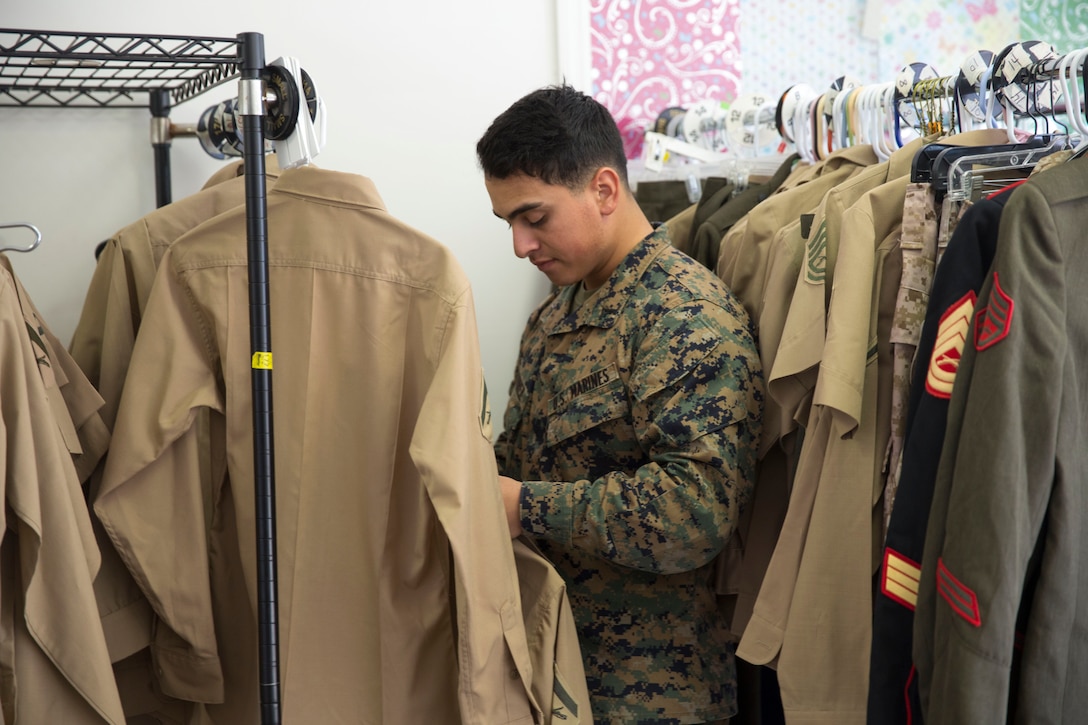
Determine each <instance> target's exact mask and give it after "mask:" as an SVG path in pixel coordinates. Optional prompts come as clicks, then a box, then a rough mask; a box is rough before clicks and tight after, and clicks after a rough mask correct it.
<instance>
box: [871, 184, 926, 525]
mask: <svg viewBox="0 0 1088 725" xmlns="http://www.w3.org/2000/svg"><path fill="white" fill-rule="evenodd" d="M900 248H901V249H902V250H903V277H902V279H901V280H900V283H899V296H898V298H897V299H896V301H895V318H894V319H893V320H892V356H893V361H892V364H893V366H894V368H893V372H892V378H893V379H892V420H891V438H890V440H889V442H888V454H887V458H886V461H887V462H886V463H885V470H886V471H887V474H888V479H887V483H885V485H884V531H887V528H888V520H889V519H890V517H891V513H892V507H893V505H894V504H895V497H896V493H897V490H898V488H899V472H900V463H901V460H902V459H901V456H902V450H903V440H904V438H905V437H906V422H907V420H906V419H907V405H908V399H909V397H910V369H911V365H912V364H913V362H914V357H915V353H916V351H917V349H918V338H919V337H920V336H921V333H922V322H923V321H924V320H925V316H926V306H927V304H928V301H929V288H930V285H931V283H932V280H933V272H934V269H935V268H936V265H937V201H936V192H935V190H934V189H933V186H932V185H931V184H922V183H917V184H916V183H911V184H909V185H908V186H907V192H906V198H905V199H904V200H903V237H902V239H901V240H900Z"/></svg>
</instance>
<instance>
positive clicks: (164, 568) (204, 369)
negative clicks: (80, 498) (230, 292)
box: [94, 252, 224, 702]
mask: <svg viewBox="0 0 1088 725" xmlns="http://www.w3.org/2000/svg"><path fill="white" fill-rule="evenodd" d="M169 255H170V252H167V257H165V258H164V260H163V266H164V268H165V269H164V272H165V274H163V275H161V276H160V278H159V282H160V283H159V284H157V285H156V286H155V289H154V291H153V292H152V295H151V298H150V300H149V301H148V306H147V316H146V321H147V323H148V325H149V329H152V330H170V334H169V335H168V336H163V335H141V336H140V339H139V340H138V342H137V344H136V346H135V349H134V350H133V357H132V366H131V369H130V372H129V375H128V378H127V380H126V383H125V391H124V396H123V398H122V400H121V405H120V409H119V411H118V415H117V424H116V426H115V428H114V437H113V446H112V448H111V450H110V454H109V456H108V457H107V459H106V468H105V473H104V476H103V481H102V487H101V489H100V492H99V495H98V498H97V500H96V501H95V504H94V508H95V512H96V513H97V514H98V517H99V519H100V520H101V522H102V525H103V527H104V528H105V529H106V531H107V532H108V533H109V536H110V539H111V540H112V541H113V544H114V547H115V548H116V549H117V552H118V553H119V554H120V555H121V558H122V559H123V560H124V562H125V564H126V566H127V567H128V569H129V571H130V572H131V573H132V575H133V577H134V578H135V579H136V581H137V583H139V585H140V588H141V589H142V590H143V591H144V594H145V595H146V596H147V598H148V600H149V601H150V602H151V605H152V606H153V607H154V609H155V613H156V614H157V615H158V617H159V619H160V622H159V623H158V627H157V631H156V633H155V641H154V643H153V644H152V655H153V657H154V660H155V666H156V669H157V671H158V672H159V679H160V682H161V684H162V688H163V691H164V692H165V693H166V694H167V695H170V696H172V697H177V698H180V699H183V700H190V701H193V702H222V700H223V679H222V670H221V666H220V663H219V657H218V652H217V645H216V637H215V627H214V624H213V621H212V610H211V588H210V584H209V568H208V551H207V541H206V534H205V511H204V492H203V491H202V487H201V480H202V477H201V459H200V453H199V443H198V431H197V426H196V418H197V411H198V410H199V409H200V408H203V407H206V408H210V409H211V410H213V411H219V412H222V411H223V409H224V402H223V399H222V391H221V389H220V386H219V385H218V384H217V383H216V376H215V373H214V370H215V362H214V359H215V354H214V353H213V352H212V351H211V350H210V349H209V347H208V345H207V343H206V339H205V337H204V330H206V329H209V325H208V323H207V322H206V321H202V319H201V316H200V314H199V312H198V311H197V310H196V308H195V307H194V305H193V303H192V301H191V299H190V297H189V296H188V295H187V294H186V291H185V289H184V288H183V286H182V284H181V282H180V281H179V279H178V278H177V277H176V276H175V275H174V274H173V273H172V270H170V269H169ZM171 541H184V542H189V543H188V546H187V547H186V549H185V550H184V551H179V550H176V549H175V548H174V547H172V546H164V545H162V542H171Z"/></svg>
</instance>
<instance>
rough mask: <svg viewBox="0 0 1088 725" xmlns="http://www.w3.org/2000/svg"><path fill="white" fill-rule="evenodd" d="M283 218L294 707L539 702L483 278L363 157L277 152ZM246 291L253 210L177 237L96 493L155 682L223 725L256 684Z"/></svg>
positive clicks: (526, 715) (285, 514)
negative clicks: (205, 467) (286, 164)
mask: <svg viewBox="0 0 1088 725" xmlns="http://www.w3.org/2000/svg"><path fill="white" fill-rule="evenodd" d="M268 220H269V245H268V246H269V252H268V258H269V285H270V294H271V321H272V331H271V333H272V335H271V338H272V342H273V345H274V349H273V351H271V354H272V355H273V356H274V358H273V359H272V360H271V361H270V362H271V363H272V364H274V372H275V375H274V377H273V393H274V409H275V420H274V424H275V432H274V441H275V446H274V448H275V462H276V471H275V473H276V481H275V485H276V496H277V498H276V507H277V525H278V528H277V547H278V555H279V559H278V569H279V582H278V586H279V624H280V675H281V687H282V702H283V719H284V721H285V722H321V723H338V722H345V723H346V722H358V721H359V720H360V718H362V719H366V720H368V721H375V722H390V723H438V724H443V723H449V724H451V725H452V724H453V723H472V724H475V725H495V724H497V723H518V724H521V725H529V724H530V723H535V722H539V721H540V720H541V713H540V711H539V708H538V707H537V706H536V704H535V702H534V700H533V698H532V694H531V692H530V682H531V680H532V664H531V662H530V658H529V653H528V646H527V641H526V632H525V626H524V622H523V617H522V609H521V603H520V597H519V591H518V580H517V577H516V574H515V568H514V556H513V550H512V546H511V542H510V537H509V529H508V526H507V523H506V517H505V512H504V509H503V505H502V500H501V497H500V494H499V488H498V481H497V472H496V468H495V459H494V456H493V452H492V449H491V438H490V433H491V428H490V417H489V415H488V414H487V413H488V407H487V401H486V388H485V386H484V383H483V375H482V370H481V366H480V357H479V355H480V353H479V342H478V337H477V330H476V321H475V313H474V308H473V302H472V294H471V289H470V287H469V282H468V279H467V277H466V276H465V275H464V273H463V271H462V270H461V268H460V266H459V265H458V264H457V262H456V260H454V258H453V257H452V255H451V254H450V253H449V251H448V250H447V249H446V248H445V247H443V246H441V245H440V244H438V243H437V242H435V241H434V240H433V239H431V238H429V237H426V236H425V235H423V234H421V233H420V232H418V231H416V230H414V229H412V228H410V227H408V226H407V225H405V224H403V223H402V222H400V221H398V220H397V219H395V218H394V217H393V216H392V215H390V214H389V213H388V212H387V211H386V210H385V208H384V205H383V203H382V201H381V198H380V197H379V195H378V193H377V190H376V189H375V188H374V185H373V183H372V182H371V181H370V180H368V179H365V178H363V177H360V176H355V175H350V174H341V173H337V172H332V171H324V170H321V169H316V168H313V167H303V168H299V169H293V170H291V171H288V172H285V173H284V174H283V175H282V176H281V177H280V179H279V181H278V182H277V183H276V184H275V186H273V187H272V188H271V189H270V190H269V193H268ZM248 309H249V293H248V271H247V254H246V217H245V210H244V209H242V208H238V209H235V210H234V211H230V212H227V213H225V214H222V215H220V216H218V217H216V218H214V219H212V220H210V221H209V222H207V223H206V224H203V225H201V226H200V227H198V228H196V229H194V230H193V231H192V232H191V233H189V234H188V235H186V236H185V237H183V238H181V239H179V240H178V241H177V242H175V243H174V245H173V246H172V247H171V248H170V249H169V250H168V251H167V252H166V254H165V255H164V256H163V258H162V261H161V264H160V268H159V273H158V277H157V279H156V282H155V285H154V287H153V289H152V291H151V295H150V297H149V299H148V302H147V307H146V310H145V315H144V320H143V324H142V325H141V329H140V334H139V336H138V337H137V339H136V344H135V347H134V349H133V355H132V363H131V365H130V367H129V372H128V375H127V377H126V380H125V387H124V392H123V395H122V398H121V404H120V408H119V410H118V415H117V424H116V427H115V431H114V432H115V435H114V439H113V440H114V444H113V447H112V448H111V450H110V455H109V458H108V460H107V463H106V470H105V475H104V478H103V483H102V489H101V491H100V493H99V496H98V499H97V501H96V503H95V511H96V512H97V514H98V516H99V518H100V520H101V521H102V523H103V525H104V527H105V529H106V530H107V531H108V532H109V535H110V538H111V540H112V541H113V543H114V545H115V546H116V548H117V550H118V551H119V552H120V554H121V556H122V558H123V559H124V561H125V563H126V564H127V565H128V568H129V570H130V571H131V572H132V574H133V576H134V578H135V579H136V581H137V582H138V583H139V585H140V587H141V589H142V590H143V591H144V593H145V595H146V596H147V598H148V600H149V601H150V602H151V604H152V606H153V607H154V610H155V614H156V616H157V620H158V621H157V623H156V630H155V637H154V642H153V644H152V650H151V651H152V657H153V660H154V664H155V667H156V672H157V674H158V677H159V684H160V685H161V687H162V690H163V691H164V692H165V693H166V694H167V695H170V696H172V697H177V698H180V699H184V700H189V701H191V702H196V703H202V704H203V707H204V709H205V710H206V712H207V715H208V718H209V719H210V720H211V721H213V722H222V723H231V724H234V723H254V722H257V720H258V704H259V698H258V695H257V686H258V678H257V673H256V671H257V663H256V660H257V648H256V646H255V642H256V636H257V634H256V621H255V620H256V602H257V592H256V579H257V577H256V572H255V566H256V564H257V558H256V556H257V555H256V551H255V531H254V529H255V520H254V519H255V511H254V490H253V479H254V471H253V448H252V446H253V441H252V438H253V422H252V415H251V356H250V353H251V351H250V341H249V325H248ZM202 409H207V410H209V411H210V430H211V435H210V443H211V446H212V448H213V450H212V453H211V460H212V462H213V463H215V464H217V465H218V468H217V469H216V475H213V477H212V481H211V483H212V486H211V489H210V490H205V489H204V488H203V486H202V482H201V476H200V453H199V441H198V436H197V433H196V429H195V425H194V420H195V418H196V416H197V413H198V411H200V410H202ZM454 602H455V606H451V603H454Z"/></svg>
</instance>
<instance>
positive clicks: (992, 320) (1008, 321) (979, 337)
mask: <svg viewBox="0 0 1088 725" xmlns="http://www.w3.org/2000/svg"><path fill="white" fill-rule="evenodd" d="M1014 307H1015V303H1014V302H1013V299H1012V297H1009V296H1008V295H1007V294H1005V290H1003V289H1001V284H1000V282H999V280H998V278H997V272H994V288H993V291H992V292H991V293H990V301H989V302H988V303H987V304H986V306H985V307H983V308H982V309H981V310H979V311H978V315H977V316H976V317H975V349H976V350H979V351H982V350H985V349H986V348H988V347H993V346H994V345H996V344H997V343H999V342H1001V341H1002V340H1004V339H1005V338H1006V337H1008V336H1009V328H1010V327H1011V326H1012V313H1013V308H1014Z"/></svg>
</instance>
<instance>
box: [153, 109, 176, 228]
mask: <svg viewBox="0 0 1088 725" xmlns="http://www.w3.org/2000/svg"><path fill="white" fill-rule="evenodd" d="M149 105H150V106H151V150H152V151H153V152H154V154H155V206H157V207H159V206H166V205H167V204H169V203H170V202H171V201H173V199H172V198H171V196H172V194H171V190H170V91H167V90H166V89H164V88H160V89H158V90H154V91H151V92H150V103H149Z"/></svg>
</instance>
